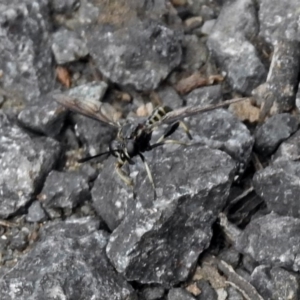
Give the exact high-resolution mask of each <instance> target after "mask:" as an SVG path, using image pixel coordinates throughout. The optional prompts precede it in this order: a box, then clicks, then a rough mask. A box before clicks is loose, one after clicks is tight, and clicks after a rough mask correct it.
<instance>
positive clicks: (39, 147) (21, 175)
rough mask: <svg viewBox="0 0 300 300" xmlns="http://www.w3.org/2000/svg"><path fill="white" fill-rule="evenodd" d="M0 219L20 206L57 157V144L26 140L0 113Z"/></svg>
mask: <svg viewBox="0 0 300 300" xmlns="http://www.w3.org/2000/svg"><path fill="white" fill-rule="evenodd" d="M0 148H1V151H0V152H1V155H0V170H1V172H0V203H1V210H0V217H2V218H6V217H8V216H9V215H11V214H13V213H15V212H16V211H17V210H18V209H19V208H21V207H24V206H25V205H26V204H27V203H28V202H29V201H30V200H31V199H32V197H33V196H34V195H35V194H36V193H37V191H38V190H39V189H40V188H41V185H42V183H43V180H44V178H45V177H46V175H47V174H48V173H49V172H50V170H51V169H52V168H53V166H54V164H55V162H56V160H57V159H58V157H59V154H60V146H59V143H58V142H56V141H55V140H52V139H50V138H44V137H32V138H31V137H30V136H29V135H28V134H27V133H25V132H24V131H23V130H22V129H21V128H19V127H18V126H16V125H14V124H12V123H11V122H9V121H8V119H7V118H6V116H5V115H4V114H0Z"/></svg>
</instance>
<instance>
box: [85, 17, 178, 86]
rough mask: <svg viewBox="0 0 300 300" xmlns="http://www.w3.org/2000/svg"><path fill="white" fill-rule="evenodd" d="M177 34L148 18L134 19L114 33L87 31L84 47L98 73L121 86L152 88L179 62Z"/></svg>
mask: <svg viewBox="0 0 300 300" xmlns="http://www.w3.org/2000/svg"><path fill="white" fill-rule="evenodd" d="M179 39H180V37H179V36H178V33H175V32H174V31H172V30H171V29H169V28H167V27H165V26H164V25H161V24H159V23H158V22H156V21H154V20H151V21H144V22H141V21H135V22H132V24H130V25H129V26H128V27H125V28H121V29H119V30H117V31H115V32H105V33H103V32H101V30H100V29H99V27H95V28H94V30H93V31H91V32H89V33H88V36H87V41H88V48H89V51H90V53H91V55H92V56H93V58H94V59H95V62H96V64H97V66H98V68H99V70H100V71H101V73H102V74H103V75H104V76H106V77H107V78H109V79H110V80H111V81H113V82H115V83H117V84H119V85H122V86H127V85H129V86H133V87H134V88H135V89H137V90H140V91H147V90H153V89H156V88H157V87H158V85H159V83H160V82H161V81H162V80H164V79H165V78H166V77H167V76H168V74H169V73H170V72H171V71H172V70H173V69H174V68H175V67H177V66H178V65H179V63H180V61H181V45H180V42H179Z"/></svg>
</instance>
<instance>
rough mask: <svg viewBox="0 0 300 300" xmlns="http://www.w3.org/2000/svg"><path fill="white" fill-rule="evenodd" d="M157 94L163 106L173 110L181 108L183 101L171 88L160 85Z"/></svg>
mask: <svg viewBox="0 0 300 300" xmlns="http://www.w3.org/2000/svg"><path fill="white" fill-rule="evenodd" d="M157 94H158V96H159V97H160V99H161V100H162V104H163V105H166V106H169V107H171V108H173V109H175V108H179V107H182V102H183V100H182V99H181V97H180V96H179V95H178V93H177V92H176V90H175V89H174V88H173V87H171V86H168V85H167V86H164V85H161V86H160V87H159V88H158V90H157Z"/></svg>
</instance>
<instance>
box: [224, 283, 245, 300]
mask: <svg viewBox="0 0 300 300" xmlns="http://www.w3.org/2000/svg"><path fill="white" fill-rule="evenodd" d="M227 291H228V300H244V297H243V296H242V294H241V293H240V292H238V290H236V289H235V288H234V287H232V286H229V287H228V289H227Z"/></svg>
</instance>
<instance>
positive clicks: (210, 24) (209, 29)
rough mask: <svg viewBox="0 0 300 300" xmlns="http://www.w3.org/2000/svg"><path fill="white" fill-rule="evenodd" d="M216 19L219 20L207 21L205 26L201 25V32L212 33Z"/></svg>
mask: <svg viewBox="0 0 300 300" xmlns="http://www.w3.org/2000/svg"><path fill="white" fill-rule="evenodd" d="M216 21H217V20H215V19H212V20H207V21H205V22H204V24H203V26H202V27H201V30H200V32H201V33H202V34H204V35H210V34H211V33H212V32H213V28H214V26H215V24H216Z"/></svg>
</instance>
